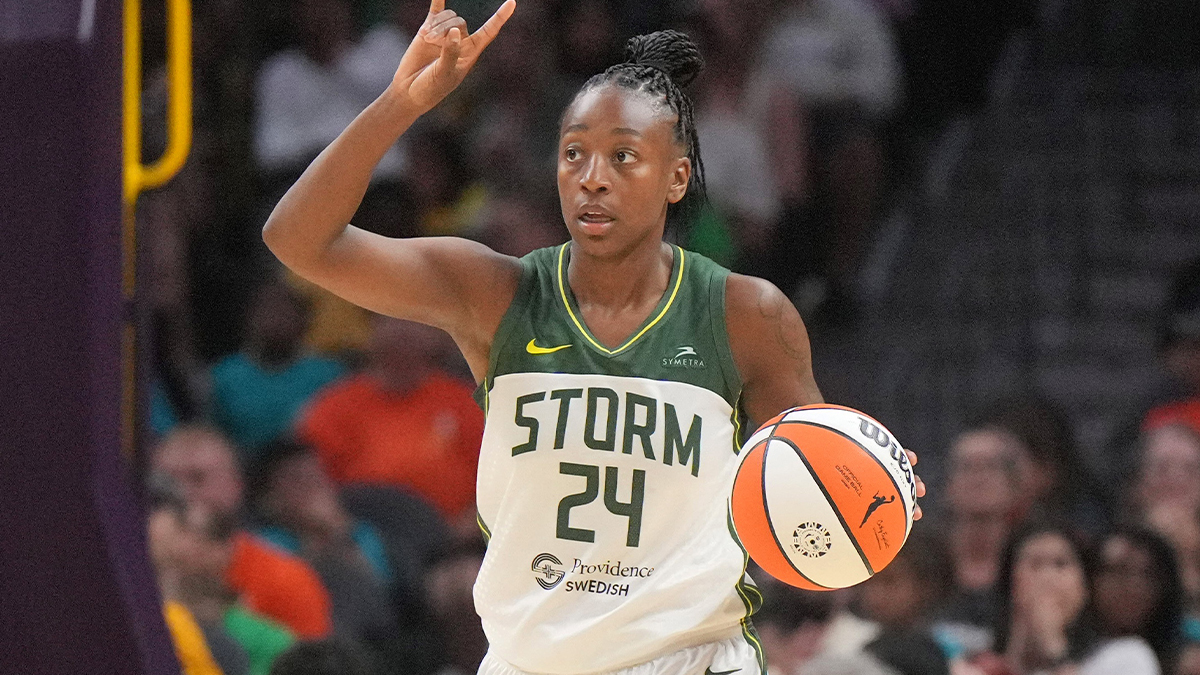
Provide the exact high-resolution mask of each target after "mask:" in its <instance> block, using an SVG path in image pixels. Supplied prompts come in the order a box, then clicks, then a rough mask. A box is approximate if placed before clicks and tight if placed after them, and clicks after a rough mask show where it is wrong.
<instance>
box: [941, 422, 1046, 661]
mask: <svg viewBox="0 0 1200 675" xmlns="http://www.w3.org/2000/svg"><path fill="white" fill-rule="evenodd" d="M1031 474H1032V461H1031V459H1030V457H1029V449H1028V448H1027V447H1026V446H1025V444H1024V443H1022V442H1021V440H1020V439H1019V438H1017V437H1016V436H1014V435H1013V434H1011V433H1009V432H1007V431H1003V430H1000V429H996V428H990V427H983V428H972V429H968V430H966V431H964V432H963V433H961V434H959V436H958V438H957V439H955V441H954V444H953V446H952V447H951V449H950V458H949V472H948V476H947V480H946V490H945V495H946V500H947V506H948V508H947V514H946V517H947V520H948V521H949V522H948V540H949V546H948V548H949V551H950V555H951V558H952V559H953V561H954V582H955V583H954V590H953V591H952V592H951V597H950V599H949V601H948V603H947V605H946V607H945V609H944V611H943V618H944V619H945V620H946V622H947V623H949V624H951V625H955V626H957V627H958V629H959V630H958V639H959V640H960V641H961V642H962V643H963V646H964V648H966V649H967V650H968V652H973V651H977V650H979V649H983V648H985V647H986V646H987V642H988V636H987V634H986V631H979V630H971V629H970V627H976V628H977V629H978V628H985V627H990V626H991V625H992V620H993V617H994V612H995V598H994V594H993V589H994V586H995V583H996V579H997V576H998V574H999V572H1000V561H1001V554H1002V553H1003V551H1004V544H1005V542H1006V541H1007V540H1008V538H1009V535H1010V534H1011V533H1012V531H1013V529H1014V527H1015V526H1016V524H1017V523H1019V522H1020V520H1021V517H1022V514H1023V513H1024V507H1025V505H1026V504H1027V503H1028V501H1027V494H1028V491H1029V490H1030V487H1029V486H1030V483H1031V482H1032V478H1031Z"/></svg>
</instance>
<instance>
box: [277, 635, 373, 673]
mask: <svg viewBox="0 0 1200 675" xmlns="http://www.w3.org/2000/svg"><path fill="white" fill-rule="evenodd" d="M270 675H382V674H381V673H380V671H379V670H378V669H377V668H376V667H375V664H373V663H372V662H371V659H370V655H368V654H367V653H365V652H364V651H362V650H361V649H359V648H358V647H357V646H356V645H355V644H354V643H352V642H347V641H345V640H339V639H336V638H334V639H326V640H310V641H304V642H297V643H296V644H295V645H293V646H292V647H291V648H290V649H288V650H287V651H286V652H284V653H283V654H281V655H280V656H279V658H278V659H276V660H275V665H274V666H272V667H271V673H270Z"/></svg>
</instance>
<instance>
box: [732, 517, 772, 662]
mask: <svg viewBox="0 0 1200 675" xmlns="http://www.w3.org/2000/svg"><path fill="white" fill-rule="evenodd" d="M726 517H727V519H728V521H727V523H728V526H729V536H730V537H733V541H734V543H736V544H737V545H738V548H739V549H741V551H742V576H741V577H739V578H738V582H737V585H736V586H734V589H735V590H736V591H737V594H738V597H739V598H741V599H742V604H743V605H745V606H746V615H745V616H743V617H742V620H741V622H740V625H741V627H742V636H743V637H745V638H746V642H749V643H750V646H751V647H753V648H754V655H755V656H756V657H757V658H758V668H759V670H760V671H761V672H762V673H763V675H766V672H767V655H766V652H765V651H764V650H763V646H762V641H761V640H760V639H759V637H758V631H757V630H755V629H754V624H753V623H752V622H751V621H750V617H752V616H754V614H755V613H756V612H757V611H758V610H760V609H762V606H763V596H762V591H760V590H758V588H757V587H755V586H752V585H750V584H748V583H746V568H748V567H749V566H750V554H749V553H747V552H746V547H745V546H742V541H741V540H740V539H738V536H737V530H735V529H734V528H733V512H731V511H730V512H727V513H726Z"/></svg>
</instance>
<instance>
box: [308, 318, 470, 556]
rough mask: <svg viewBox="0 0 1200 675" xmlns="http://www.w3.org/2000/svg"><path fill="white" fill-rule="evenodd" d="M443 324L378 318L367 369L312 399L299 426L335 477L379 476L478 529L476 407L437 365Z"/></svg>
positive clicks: (343, 481) (461, 527)
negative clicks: (431, 324)
mask: <svg viewBox="0 0 1200 675" xmlns="http://www.w3.org/2000/svg"><path fill="white" fill-rule="evenodd" d="M447 339H448V338H447V337H446V335H445V333H443V332H442V331H439V330H437V329H435V328H429V327H427V326H424V325H422V324H418V323H413V322H410V321H402V320H399V319H391V318H387V317H382V316H380V317H377V318H376V319H375V323H374V332H373V334H372V336H371V344H370V348H369V354H368V365H367V368H366V370H365V371H364V372H363V373H361V374H359V375H356V376H353V377H351V378H349V379H346V380H344V381H342V382H340V383H338V384H335V385H333V386H331V387H329V388H327V389H326V390H325V391H323V392H322V393H321V394H320V395H318V396H317V397H316V399H314V401H313V403H312V405H311V406H310V407H309V409H308V410H307V412H306V413H305V414H304V415H303V417H302V419H301V420H300V423H299V433H300V436H301V438H303V439H304V440H305V441H306V442H307V443H309V444H310V445H311V446H312V447H313V448H314V449H316V451H317V454H318V456H319V457H320V458H321V463H322V465H323V466H324V467H325V470H326V471H327V472H328V473H329V475H330V476H331V477H332V478H333V480H334V482H336V483H338V484H339V485H347V484H350V483H374V484H383V485H388V486H392V487H396V488H400V489H403V490H408V491H411V492H412V493H414V494H417V495H419V496H421V497H422V498H424V499H426V500H427V501H428V502H429V503H430V504H432V505H434V506H435V507H436V508H437V509H438V511H440V512H441V514H442V515H443V516H444V517H445V518H446V519H447V521H448V522H450V523H451V524H452V526H454V527H455V528H456V529H457V530H458V531H459V532H461V533H463V534H464V535H467V536H478V533H477V530H476V525H475V512H474V505H475V473H476V467H477V465H478V463H479V443H480V440H481V439H482V437H483V413H482V412H481V411H480V410H479V407H478V406H477V405H476V404H475V402H474V401H473V400H472V398H471V387H470V386H468V385H467V384H464V383H463V382H461V381H458V380H456V379H453V378H451V377H449V376H447V375H445V374H444V373H443V372H441V370H440V369H439V366H438V360H439V359H440V358H441V355H442V352H443V351H444V349H445V343H446V341H447Z"/></svg>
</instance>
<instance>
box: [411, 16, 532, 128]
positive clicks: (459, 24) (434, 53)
mask: <svg viewBox="0 0 1200 675" xmlns="http://www.w3.org/2000/svg"><path fill="white" fill-rule="evenodd" d="M516 8H517V3H516V0H505V2H504V4H503V5H500V8H499V9H497V10H496V13H495V14H493V15H492V17H491V18H490V19H488V20H487V22H486V23H484V24H483V26H481V27H480V28H479V30H477V31H475V32H474V33H471V34H468V33H467V22H466V21H464V20H463V18H462V17H460V16H459V15H457V14H455V13H454V11H453V10H449V9H446V0H432V1H431V2H430V3H429V15H428V16H426V17H425V23H424V24H422V25H421V28H420V30H418V31H417V35H416V37H414V38H413V41H412V44H410V45H409V46H408V50H407V51H405V52H404V57H403V58H401V59H400V66H399V67H398V68H397V69H396V75H395V77H393V78H392V85H391V88H392V89H393V90H394V91H396V92H398V93H401V94H403V95H404V96H406V97H407V98H408V99H409V100H410V101H411V102H412V103H413V104H414V105H415V106H416V107H417V108H418V109H419V110H420V111H421V112H422V113H424V112H427V111H428V110H430V109H432V108H433V107H434V106H435V105H437V104H438V103H439V102H440V101H441V100H442V99H443V98H446V95H448V94H449V93H450V92H452V91H454V88H455V87H457V86H458V85H459V83H461V82H462V81H463V78H465V77H466V76H467V73H468V72H470V70H471V68H473V67H474V66H475V62H476V61H478V60H479V55H480V54H482V53H483V50H484V48H486V47H487V46H488V45H489V44H491V42H492V40H494V39H496V36H497V35H499V34H500V28H501V27H502V26H504V23H505V22H506V21H508V19H509V17H511V16H512V14H513V11H515V10H516Z"/></svg>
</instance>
